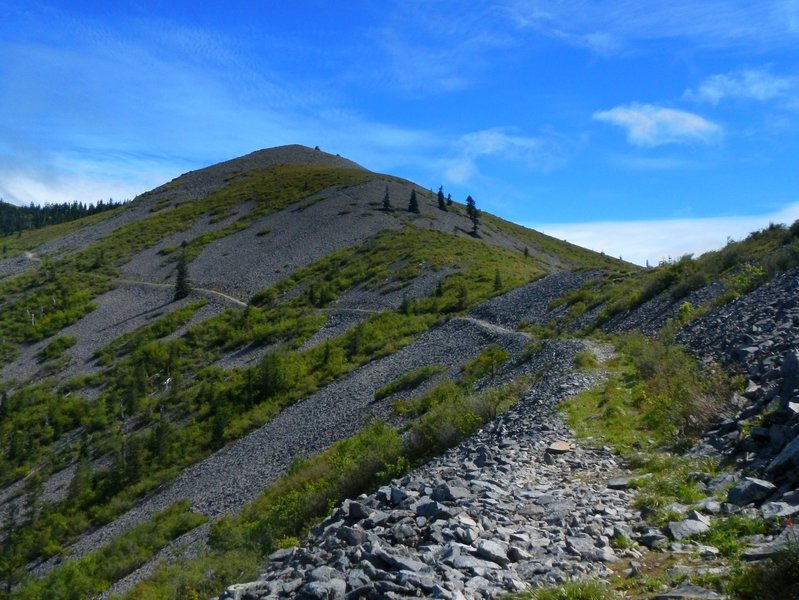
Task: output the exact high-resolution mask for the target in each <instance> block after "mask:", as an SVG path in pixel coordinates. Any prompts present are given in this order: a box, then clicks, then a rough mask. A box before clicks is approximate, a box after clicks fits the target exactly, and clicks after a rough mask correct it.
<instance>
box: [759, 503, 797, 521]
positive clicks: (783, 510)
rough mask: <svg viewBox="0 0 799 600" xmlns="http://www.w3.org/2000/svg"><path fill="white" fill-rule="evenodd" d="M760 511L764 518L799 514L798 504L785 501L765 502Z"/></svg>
mask: <svg viewBox="0 0 799 600" xmlns="http://www.w3.org/2000/svg"><path fill="white" fill-rule="evenodd" d="M760 513H761V514H762V515H763V518H764V519H766V520H769V519H773V518H774V517H792V516H793V515H796V514H799V505H797V504H788V503H787V502H765V503H764V504H763V506H761V507H760Z"/></svg>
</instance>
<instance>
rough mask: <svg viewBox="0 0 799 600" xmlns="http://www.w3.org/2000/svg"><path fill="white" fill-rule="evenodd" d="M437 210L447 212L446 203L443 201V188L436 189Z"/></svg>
mask: <svg viewBox="0 0 799 600" xmlns="http://www.w3.org/2000/svg"><path fill="white" fill-rule="evenodd" d="M438 210H443V211H446V210H447V203H446V201H445V200H444V186H443V185H442V186H440V187H439V188H438Z"/></svg>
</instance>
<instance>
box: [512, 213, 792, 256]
mask: <svg viewBox="0 0 799 600" xmlns="http://www.w3.org/2000/svg"><path fill="white" fill-rule="evenodd" d="M796 219H799V202H797V203H794V204H791V205H789V206H787V207H785V208H784V209H782V210H780V211H776V212H773V213H770V214H765V215H755V216H740V217H713V218H698V219H666V220H660V221H656V220H648V221H602V222H594V223H553V224H547V225H542V224H540V223H524V225H526V226H528V227H534V228H536V229H538V230H539V231H542V232H544V233H546V234H547V235H551V236H554V237H556V238H559V239H565V240H568V241H569V242H572V243H574V244H577V245H579V246H584V247H586V248H590V249H592V250H596V251H597V252H604V253H605V254H607V255H609V256H621V257H622V258H624V260H628V261H630V262H634V263H636V264H639V265H645V264H646V263H647V261H648V262H649V264H650V265H656V264H658V263H659V262H660V261H662V260H667V259H669V258H673V259H674V258H679V257H680V256H683V255H685V254H694V255H696V256H698V255H700V254H702V253H704V252H708V251H710V250H716V249H719V248H721V247H723V246H724V245H725V244H726V243H727V240H728V239H729V238H732V239H735V240H740V239H743V238H744V237H746V236H747V235H748V234H749V233H751V232H752V231H756V230H758V229H763V228H764V227H767V226H768V225H769V223H785V224H790V223H792V222H793V221H795V220H796Z"/></svg>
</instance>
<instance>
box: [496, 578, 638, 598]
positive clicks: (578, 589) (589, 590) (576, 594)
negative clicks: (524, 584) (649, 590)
mask: <svg viewBox="0 0 799 600" xmlns="http://www.w3.org/2000/svg"><path fill="white" fill-rule="evenodd" d="M508 598H509V600H621V598H623V596H622V594H620V593H619V592H616V591H614V590H612V589H611V588H610V586H609V585H608V584H606V583H604V582H601V581H595V580H588V581H576V582H571V583H565V584H563V585H559V586H554V587H545V588H538V589H534V590H531V591H529V592H524V593H521V594H512V595H510V596H508Z"/></svg>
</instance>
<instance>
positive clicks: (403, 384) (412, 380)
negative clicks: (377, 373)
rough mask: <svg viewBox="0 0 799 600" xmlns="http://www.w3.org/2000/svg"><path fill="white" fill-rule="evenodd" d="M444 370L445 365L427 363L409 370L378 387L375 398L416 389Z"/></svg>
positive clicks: (380, 398)
mask: <svg viewBox="0 0 799 600" xmlns="http://www.w3.org/2000/svg"><path fill="white" fill-rule="evenodd" d="M443 371H444V367H442V366H440V365H425V366H423V367H419V368H418V369H414V370H413V371H408V372H407V373H405V374H403V375H400V376H399V377H396V378H395V379H392V380H391V381H389V382H388V383H387V384H386V385H384V386H381V387H380V388H378V389H377V391H376V392H375V400H382V399H383V398H388V397H389V396H391V395H392V394H396V393H397V392H402V391H405V390H412V389H415V388H417V387H419V386H420V385H422V384H423V383H424V382H425V381H427V380H428V379H431V378H433V377H435V376H436V375H438V374H439V373H442V372H443Z"/></svg>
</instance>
